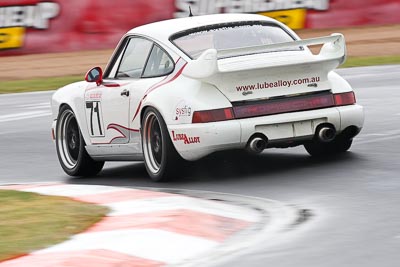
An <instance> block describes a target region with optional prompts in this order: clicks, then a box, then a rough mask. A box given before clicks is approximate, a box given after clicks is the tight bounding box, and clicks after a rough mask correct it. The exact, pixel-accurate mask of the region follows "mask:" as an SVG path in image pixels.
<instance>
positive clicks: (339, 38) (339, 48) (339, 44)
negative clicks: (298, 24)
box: [217, 33, 346, 58]
mask: <svg viewBox="0 0 400 267" xmlns="http://www.w3.org/2000/svg"><path fill="white" fill-rule="evenodd" d="M321 44H323V45H324V47H323V48H321V51H320V53H319V55H321V53H322V54H323V55H325V56H335V57H336V56H343V55H346V44H345V42H344V36H343V35H342V34H340V33H333V34H332V35H331V36H324V37H317V38H310V39H305V40H296V41H291V42H285V43H277V44H269V45H260V46H251V47H246V48H233V49H225V50H219V51H218V52H217V57H218V58H226V57H231V56H235V55H245V54H256V53H260V52H268V51H274V50H277V49H279V50H280V49H287V48H293V47H302V46H311V45H321Z"/></svg>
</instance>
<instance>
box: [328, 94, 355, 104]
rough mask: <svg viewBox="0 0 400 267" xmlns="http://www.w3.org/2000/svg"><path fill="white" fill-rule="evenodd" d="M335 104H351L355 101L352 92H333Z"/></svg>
mask: <svg viewBox="0 0 400 267" xmlns="http://www.w3.org/2000/svg"><path fill="white" fill-rule="evenodd" d="M333 97H334V99H335V106H346V105H353V104H355V103H356V97H355V95H354V92H347V93H341V94H334V95H333Z"/></svg>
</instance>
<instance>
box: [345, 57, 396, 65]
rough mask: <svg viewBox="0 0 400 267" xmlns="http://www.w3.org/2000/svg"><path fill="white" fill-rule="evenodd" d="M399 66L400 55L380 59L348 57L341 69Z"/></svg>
mask: <svg viewBox="0 0 400 267" xmlns="http://www.w3.org/2000/svg"><path fill="white" fill-rule="evenodd" d="M390 64H400V55H398V56H381V57H349V58H347V61H346V62H345V63H344V64H343V65H342V66H341V67H342V68H350V67H363V66H375V65H390Z"/></svg>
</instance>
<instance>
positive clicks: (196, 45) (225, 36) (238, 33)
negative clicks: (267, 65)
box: [170, 22, 300, 59]
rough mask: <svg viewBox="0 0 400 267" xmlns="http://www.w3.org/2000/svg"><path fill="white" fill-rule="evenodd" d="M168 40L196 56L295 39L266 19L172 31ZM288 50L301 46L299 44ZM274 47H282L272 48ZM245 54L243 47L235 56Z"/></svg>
mask: <svg viewBox="0 0 400 267" xmlns="http://www.w3.org/2000/svg"><path fill="white" fill-rule="evenodd" d="M170 40H171V41H172V43H174V44H175V45H176V46H177V47H178V48H179V49H181V50H182V51H183V52H184V53H185V54H187V55H188V56H189V57H191V58H192V59H196V58H198V57H199V56H200V55H201V54H202V53H203V52H204V51H205V50H207V49H210V48H214V49H216V50H217V51H221V50H229V49H235V48H246V47H252V46H263V45H269V44H275V43H283V42H289V41H293V40H295V39H294V38H293V36H291V35H290V34H289V33H288V32H286V31H285V30H284V29H282V28H281V27H279V26H278V25H274V24H271V23H265V22H245V23H243V22H241V23H225V24H217V25H209V26H205V27H199V28H194V29H190V30H187V31H184V32H180V33H177V34H175V35H173V36H172V37H171V38H170ZM286 50H287V49H286ZM290 50H300V47H299V48H291V49H290ZM274 51H281V50H277V49H275V50H274ZM262 52H271V51H270V50H268V51H267V50H266V51H261V53H262ZM246 54H247V53H246V52H245V51H242V52H240V53H239V54H237V55H235V56H240V55H246Z"/></svg>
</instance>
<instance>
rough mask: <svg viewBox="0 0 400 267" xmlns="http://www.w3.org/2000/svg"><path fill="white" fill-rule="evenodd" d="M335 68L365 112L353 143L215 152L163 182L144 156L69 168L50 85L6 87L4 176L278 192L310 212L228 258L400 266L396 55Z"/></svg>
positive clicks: (0, 112)
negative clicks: (60, 153) (75, 171)
mask: <svg viewBox="0 0 400 267" xmlns="http://www.w3.org/2000/svg"><path fill="white" fill-rule="evenodd" d="M338 72H339V73H340V74H342V75H343V76H344V77H345V78H346V79H347V80H348V81H349V82H350V84H351V85H352V86H353V87H354V88H355V91H356V95H357V100H358V103H360V104H361V105H363V106H364V108H365V113H366V120H365V127H364V129H363V130H362V132H361V134H360V135H359V136H358V137H357V138H356V139H355V141H354V143H353V146H352V148H351V151H350V152H349V153H347V154H345V155H343V156H341V157H336V158H331V159H312V158H311V157H309V156H308V154H307V153H306V151H305V150H304V148H303V147H297V148H291V149H285V150H278V149H274V150H266V151H264V152H263V153H262V154H260V155H258V156H256V157H243V156H242V155H241V154H237V153H222V154H215V155H212V156H210V157H207V158H205V159H203V160H201V161H199V162H197V163H196V164H195V165H192V166H191V168H190V169H189V170H186V172H187V174H186V175H185V177H184V178H182V179H179V180H176V181H173V182H171V183H167V184H155V183H152V182H151V181H150V180H149V178H147V175H146V171H145V168H144V165H143V163H129V162H128V163H115V162H114V163H107V164H106V165H105V169H104V170H103V171H102V172H101V174H100V175H99V176H97V177H93V178H85V179H82V178H81V179H71V178H69V177H68V176H67V175H65V174H64V173H63V171H62V169H61V167H59V164H58V160H57V156H56V152H55V146H54V144H53V142H52V140H51V138H50V126H51V121H50V116H49V113H50V109H49V99H50V96H51V92H45V93H33V94H19V95H16V94H12V95H2V96H0V183H22V182H43V181H54V182H66V183H80V184H104V185H114V186H133V187H138V186H139V187H166V188H178V189H191V190H207V191H216V192H224V193H233V194H241V195H247V196H254V197H261V198H269V199H275V200H278V201H281V202H284V203H289V204H293V205H296V206H298V207H301V208H305V209H309V210H310V211H311V214H312V216H311V217H309V218H308V220H307V221H306V222H305V223H302V224H301V225H299V226H298V227H296V229H293V230H291V231H290V232H289V233H288V234H286V235H285V236H284V237H283V238H282V239H281V240H274V242H265V244H262V245H257V246H256V247H251V248H250V249H249V250H248V251H247V252H246V254H245V255H241V256H240V257H239V258H234V257H233V258H232V259H231V261H228V262H226V263H224V264H223V265H222V266H243V267H244V266H363V267H364V266H399V263H400V254H399V251H400V90H399V84H400V65H394V66H381V67H365V68H352V69H342V70H339V71H338ZM239 156H240V157H239ZM233 256H234V255H233Z"/></svg>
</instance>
